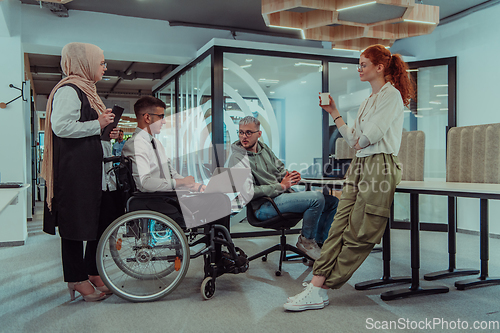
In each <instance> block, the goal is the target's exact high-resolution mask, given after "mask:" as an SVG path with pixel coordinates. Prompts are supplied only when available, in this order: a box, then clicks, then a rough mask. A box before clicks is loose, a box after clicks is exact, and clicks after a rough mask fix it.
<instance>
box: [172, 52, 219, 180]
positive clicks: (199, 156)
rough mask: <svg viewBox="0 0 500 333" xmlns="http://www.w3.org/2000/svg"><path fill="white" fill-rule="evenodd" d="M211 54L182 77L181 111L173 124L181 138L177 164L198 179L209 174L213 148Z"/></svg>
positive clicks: (186, 174)
mask: <svg viewBox="0 0 500 333" xmlns="http://www.w3.org/2000/svg"><path fill="white" fill-rule="evenodd" d="M211 73H212V70H211V56H207V57H206V58H205V59H203V60H202V61H200V62H199V63H197V64H196V65H195V66H193V67H191V68H190V69H189V70H187V71H186V72H184V73H183V74H182V75H180V76H179V105H178V113H177V114H176V116H175V120H174V121H173V123H174V124H175V126H176V133H177V140H178V143H179V144H178V155H177V157H178V167H177V170H179V173H180V174H181V175H183V176H188V175H190V176H193V177H194V178H195V181H196V182H205V181H206V180H207V179H208V178H209V177H210V171H209V168H207V166H208V165H210V164H211V158H212V156H211V154H210V150H211V148H212V78H211V76H212V74H211Z"/></svg>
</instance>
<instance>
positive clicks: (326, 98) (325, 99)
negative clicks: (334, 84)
mask: <svg viewBox="0 0 500 333" xmlns="http://www.w3.org/2000/svg"><path fill="white" fill-rule="evenodd" d="M320 98H321V105H330V93H321V94H320Z"/></svg>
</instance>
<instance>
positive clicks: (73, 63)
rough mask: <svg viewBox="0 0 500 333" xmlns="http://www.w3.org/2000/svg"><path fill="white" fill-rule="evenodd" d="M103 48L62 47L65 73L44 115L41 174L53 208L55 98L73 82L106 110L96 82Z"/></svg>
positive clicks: (92, 103) (93, 104) (94, 105)
mask: <svg viewBox="0 0 500 333" xmlns="http://www.w3.org/2000/svg"><path fill="white" fill-rule="evenodd" d="M102 55H103V51H102V50H101V49H100V48H99V47H97V46H95V45H92V44H85V43H69V44H67V45H66V46H64V47H63V49H62V53H61V56H62V57H61V68H62V70H63V73H64V74H65V75H66V77H65V78H64V79H62V80H61V81H59V83H58V84H57V85H56V86H55V87H54V89H52V91H51V93H50V95H49V99H48V100H47V107H46V111H47V112H46V114H45V138H44V141H45V147H44V153H43V154H44V158H43V164H42V172H41V175H42V177H43V178H44V179H45V186H46V190H47V205H48V208H49V210H52V198H53V197H54V170H53V146H52V135H53V132H52V124H51V122H50V116H51V114H52V100H53V99H54V94H55V93H56V91H57V89H59V88H60V87H61V86H62V85H65V84H68V83H72V84H74V85H76V86H77V87H78V88H80V89H81V90H82V91H83V92H84V93H85V95H87V98H88V100H89V102H90V106H91V107H92V108H93V109H94V110H96V111H97V113H99V114H101V113H103V112H104V111H106V106H104V103H103V102H102V100H101V98H100V97H99V95H97V89H96V86H95V83H96V82H97V77H96V73H97V70H98V67H99V66H100V62H101V59H102Z"/></svg>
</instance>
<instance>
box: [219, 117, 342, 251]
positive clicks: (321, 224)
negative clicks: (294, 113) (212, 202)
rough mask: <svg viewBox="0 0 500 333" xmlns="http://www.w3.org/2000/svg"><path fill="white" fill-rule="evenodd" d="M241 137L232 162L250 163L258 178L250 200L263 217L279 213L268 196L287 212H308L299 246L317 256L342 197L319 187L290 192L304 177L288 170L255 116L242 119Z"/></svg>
mask: <svg viewBox="0 0 500 333" xmlns="http://www.w3.org/2000/svg"><path fill="white" fill-rule="evenodd" d="M238 133H239V141H236V142H235V143H233V144H232V146H231V149H232V154H231V156H230V158H229V162H228V164H229V166H230V167H232V166H241V167H247V168H248V167H250V168H251V169H252V176H253V180H254V195H253V199H252V201H251V202H250V204H251V205H252V208H253V209H254V210H255V216H256V217H257V218H258V219H259V220H267V219H270V218H272V217H274V216H277V215H278V214H277V213H276V211H275V210H274V208H273V207H272V205H271V203H270V202H269V201H266V200H265V199H263V197H265V196H269V197H271V198H273V200H274V202H275V203H276V205H277V206H278V208H279V210H280V211H281V212H284V213H304V218H303V221H302V231H301V235H300V236H299V239H298V241H297V248H298V249H299V250H301V251H303V252H304V253H306V254H307V255H308V256H309V257H311V258H312V259H314V260H316V259H318V258H319V257H320V254H321V250H320V248H319V246H318V244H320V245H321V244H323V242H324V241H325V239H326V238H327V236H328V232H329V230H330V225H331V224H332V221H333V217H334V215H335V212H336V211H337V205H338V202H339V200H338V199H337V198H336V197H334V196H331V195H324V194H322V193H320V192H316V191H308V192H292V193H288V191H289V190H290V187H292V186H293V185H295V184H297V183H298V182H299V181H300V179H301V177H300V173H299V172H298V171H292V172H290V171H288V170H287V169H285V166H284V164H283V162H281V161H280V160H279V159H278V157H276V155H275V154H274V153H273V151H272V150H271V149H270V148H269V147H268V146H267V145H266V144H265V143H263V142H261V141H259V138H260V137H261V135H262V131H261V130H260V121H259V120H258V119H257V118H255V117H251V116H247V117H245V118H243V119H242V120H240V123H239V131H238Z"/></svg>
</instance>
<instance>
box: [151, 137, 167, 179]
mask: <svg viewBox="0 0 500 333" xmlns="http://www.w3.org/2000/svg"><path fill="white" fill-rule="evenodd" d="M151 144H152V145H153V150H154V151H155V154H156V159H157V160H158V168H160V178H163V179H165V173H163V166H162V163H161V160H160V155H159V154H158V150H157V149H156V144H155V139H151Z"/></svg>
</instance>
